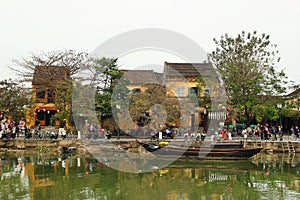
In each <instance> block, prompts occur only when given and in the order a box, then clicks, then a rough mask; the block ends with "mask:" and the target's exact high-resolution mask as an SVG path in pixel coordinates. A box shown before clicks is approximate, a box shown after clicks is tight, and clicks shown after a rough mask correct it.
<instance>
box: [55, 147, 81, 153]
mask: <svg viewBox="0 0 300 200" xmlns="http://www.w3.org/2000/svg"><path fill="white" fill-rule="evenodd" d="M59 151H60V152H61V153H65V154H72V153H76V151H77V148H76V147H69V146H62V147H59Z"/></svg>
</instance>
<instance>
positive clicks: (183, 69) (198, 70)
mask: <svg viewBox="0 0 300 200" xmlns="http://www.w3.org/2000/svg"><path fill="white" fill-rule="evenodd" d="M211 69H212V66H211V63H170V62H165V64H164V73H163V74H164V79H163V80H164V84H165V86H166V87H167V88H168V89H169V91H172V92H171V94H175V96H176V98H177V99H178V101H179V102H180V106H181V112H182V113H181V116H182V120H181V123H182V124H181V126H183V127H190V128H191V129H192V130H194V131H197V130H196V129H197V127H198V126H199V125H201V126H206V123H207V114H208V112H207V110H206V108H205V106H203V105H199V100H200V99H201V98H202V99H203V98H204V97H208V99H209V97H210V96H211V94H212V93H213V92H214V90H210V89H209V87H208V86H209V85H214V87H215V86H216V83H217V77H216V75H215V74H214V73H211ZM199 79H202V80H203V82H200V81H199ZM207 81H209V82H210V83H208V82H207ZM204 128H206V127H204Z"/></svg>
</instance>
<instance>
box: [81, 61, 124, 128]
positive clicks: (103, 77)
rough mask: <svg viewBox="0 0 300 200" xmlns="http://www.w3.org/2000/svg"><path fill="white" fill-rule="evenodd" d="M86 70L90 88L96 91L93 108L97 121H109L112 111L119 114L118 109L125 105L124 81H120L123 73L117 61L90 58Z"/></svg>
mask: <svg viewBox="0 0 300 200" xmlns="http://www.w3.org/2000/svg"><path fill="white" fill-rule="evenodd" d="M86 69H87V70H88V71H89V74H90V76H89V78H88V82H89V84H90V87H94V88H95V90H96V95H95V107H96V112H97V114H98V120H99V121H101V122H103V120H106V119H111V118H112V116H113V113H112V111H115V112H119V107H120V106H125V105H126V98H127V95H128V90H127V88H126V80H124V79H121V77H122V75H123V72H122V71H121V70H120V69H119V68H118V65H117V59H116V58H105V57H102V58H90V59H89V62H88V64H87V65H86ZM124 98H125V99H124ZM111 124H115V123H111ZM115 128H116V127H110V128H108V129H115Z"/></svg>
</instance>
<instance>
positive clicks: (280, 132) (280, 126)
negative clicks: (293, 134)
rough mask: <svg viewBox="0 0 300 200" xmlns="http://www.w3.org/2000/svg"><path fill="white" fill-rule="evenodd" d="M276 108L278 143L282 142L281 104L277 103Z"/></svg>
mask: <svg viewBox="0 0 300 200" xmlns="http://www.w3.org/2000/svg"><path fill="white" fill-rule="evenodd" d="M277 108H278V110H279V138H280V141H282V122H281V109H282V103H277Z"/></svg>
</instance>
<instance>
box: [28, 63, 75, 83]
mask: <svg viewBox="0 0 300 200" xmlns="http://www.w3.org/2000/svg"><path fill="white" fill-rule="evenodd" d="M69 78H70V72H69V69H68V67H62V66H36V67H35V70H34V74H33V79H32V84H33V85H53V86H54V85H55V84H58V83H62V82H64V81H65V80H67V79H69Z"/></svg>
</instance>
